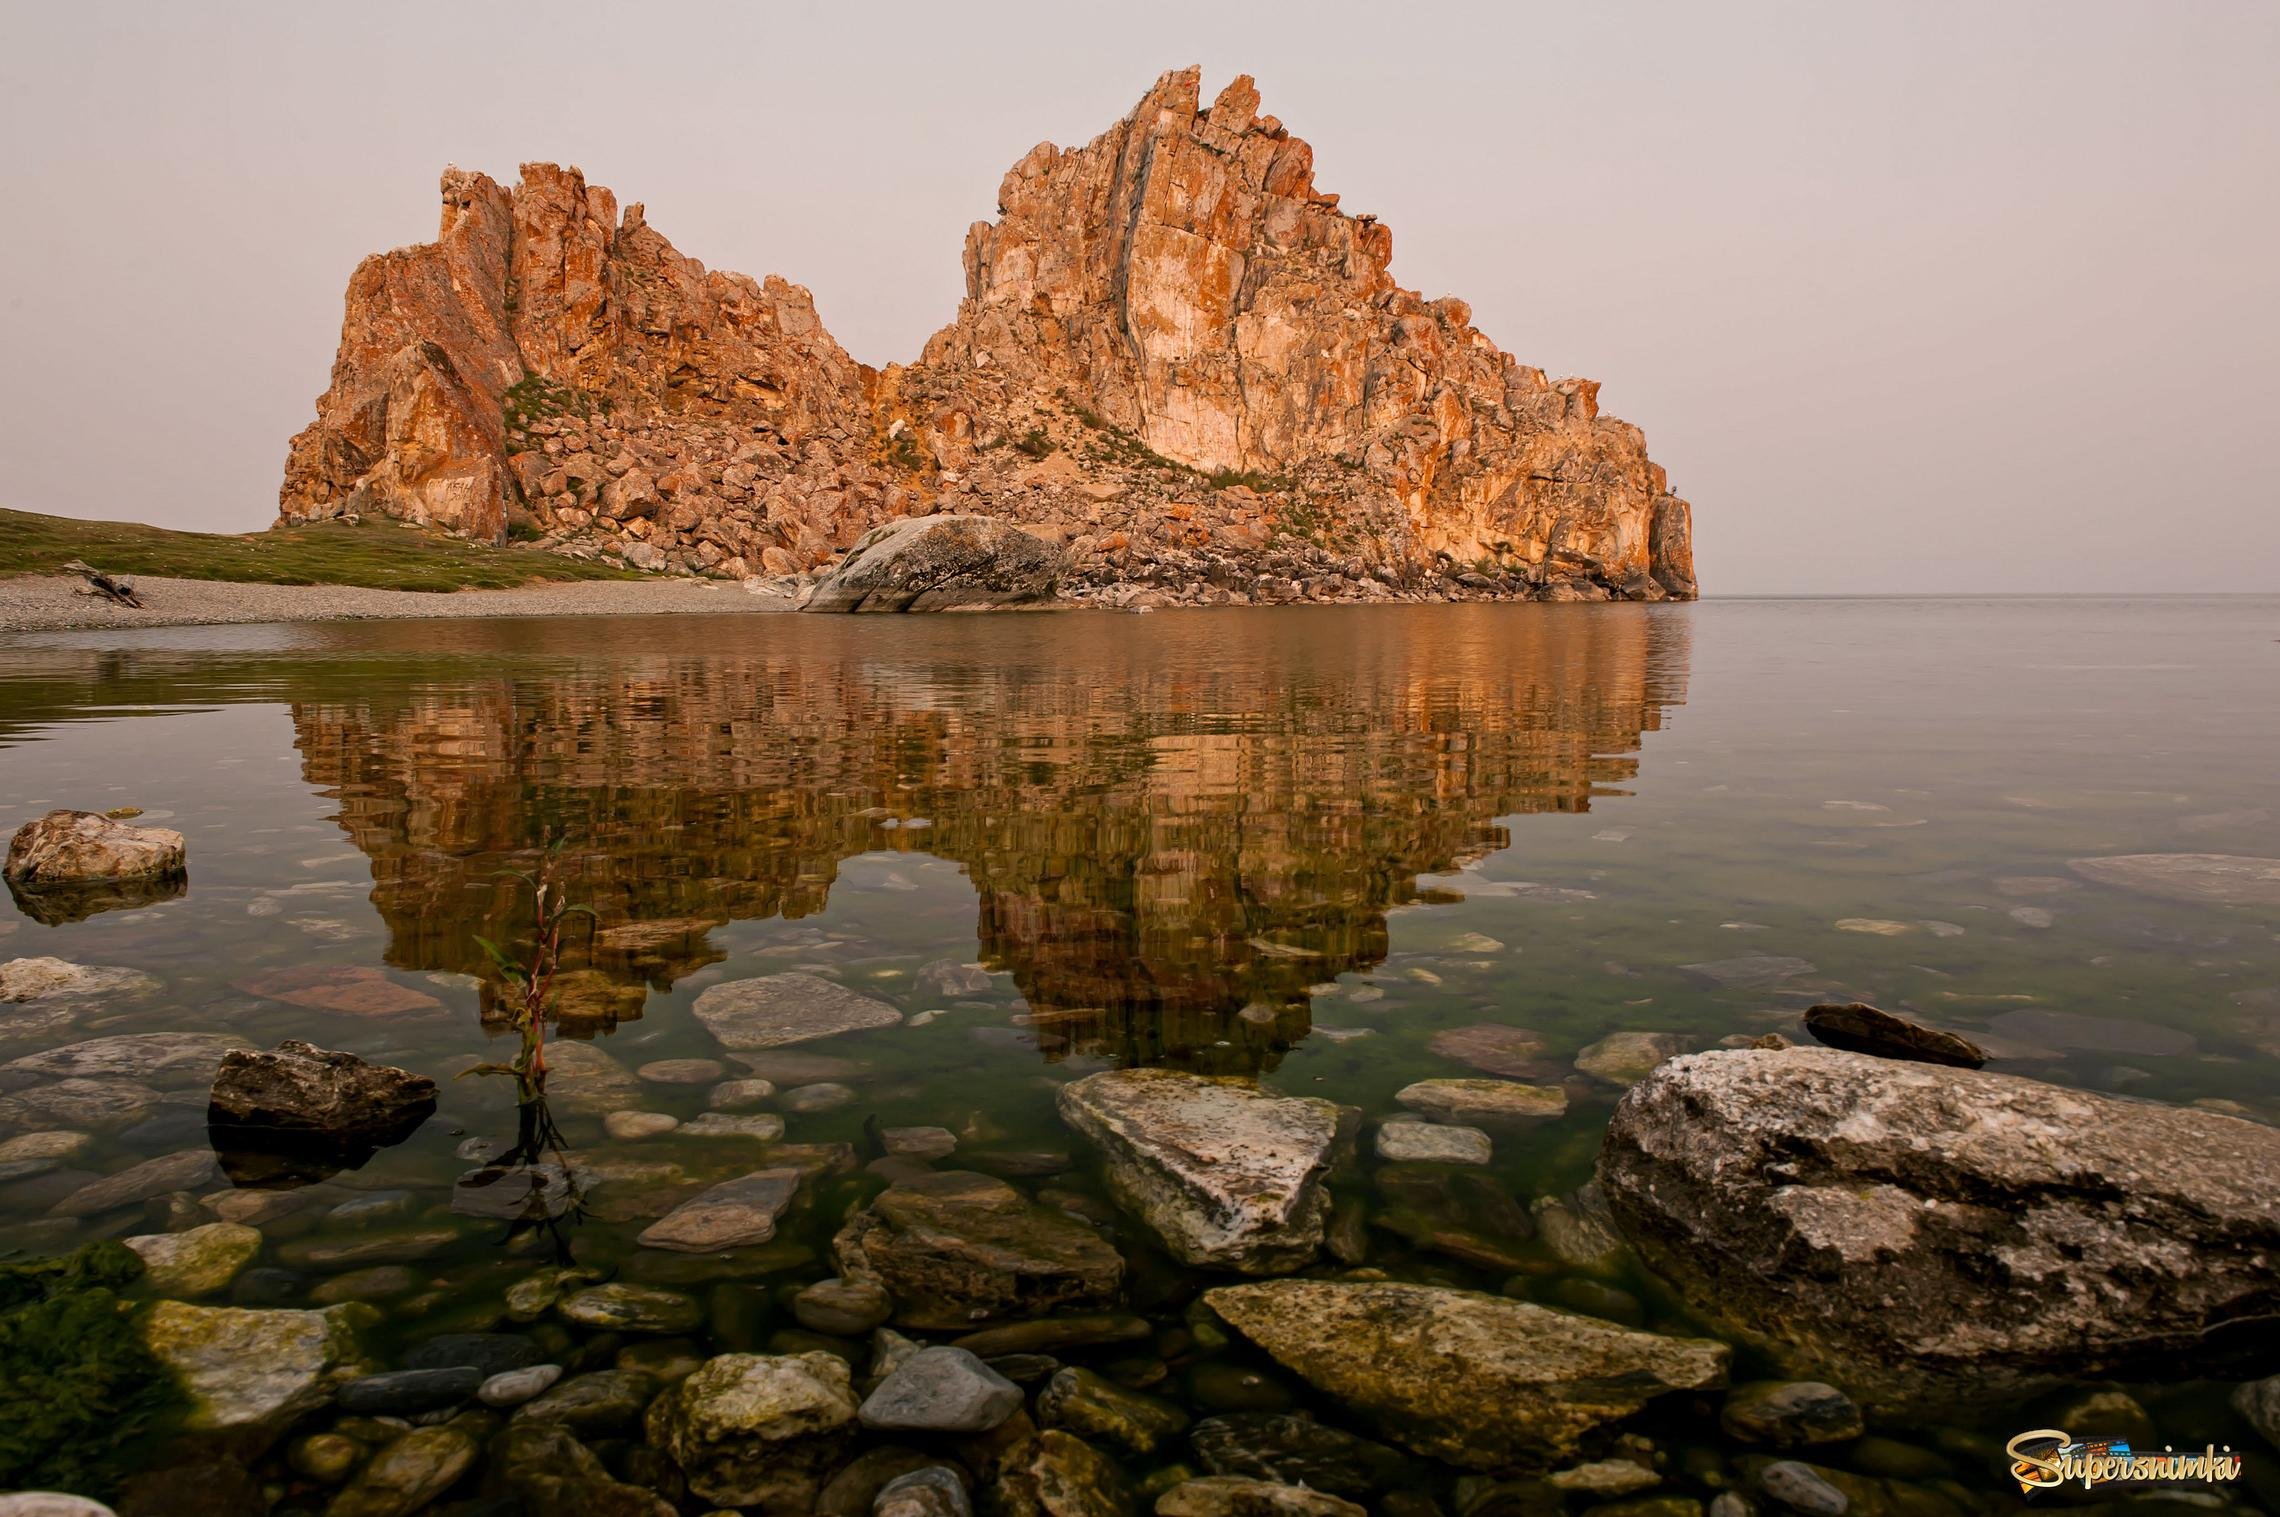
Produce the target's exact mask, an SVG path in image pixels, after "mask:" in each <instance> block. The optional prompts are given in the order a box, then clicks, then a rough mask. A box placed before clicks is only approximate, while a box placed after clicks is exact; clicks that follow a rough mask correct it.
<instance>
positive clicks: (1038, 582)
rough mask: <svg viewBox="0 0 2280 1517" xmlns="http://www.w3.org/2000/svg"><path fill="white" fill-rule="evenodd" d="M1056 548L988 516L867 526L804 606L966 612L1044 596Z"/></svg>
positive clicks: (1056, 574) (1055, 568)
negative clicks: (869, 527) (859, 539)
mask: <svg viewBox="0 0 2280 1517" xmlns="http://www.w3.org/2000/svg"><path fill="white" fill-rule="evenodd" d="M1060 575H1061V551H1060V549H1058V548H1056V547H1054V546H1053V545H1052V544H1051V543H1048V542H1046V541H1045V540H1044V539H1043V538H1041V537H1037V536H1034V535H1033V534H1031V533H1028V532H1024V531H1022V530H1021V529H1020V528H1019V527H1016V526H1012V525H1010V524H1008V523H1006V522H1002V521H998V520H996V519H994V518H992V517H987V516H914V517H906V518H904V519H903V520H901V521H891V522H888V523H886V524H885V525H884V526H880V527H874V528H872V529H871V530H870V531H869V532H867V533H865V534H864V535H863V538H862V540H861V541H860V542H858V543H856V544H855V546H854V547H853V548H851V549H849V550H848V552H847V556H846V557H845V558H842V559H841V560H840V561H839V564H838V566H837V567H836V568H834V569H833V570H832V571H831V573H830V574H828V575H826V576H825V577H824V579H823V580H822V582H821V583H819V584H818V585H817V586H816V587H815V593H814V594H813V595H811V596H810V597H809V598H808V600H807V602H806V604H805V605H804V606H803V607H802V609H803V610H808V611H972V610H978V609H981V608H985V607H990V606H1019V605H1028V604H1033V603H1035V602H1038V601H1044V600H1050V599H1051V598H1052V595H1053V587H1054V585H1055V583H1056V582H1057V581H1058V580H1059V579H1060Z"/></svg>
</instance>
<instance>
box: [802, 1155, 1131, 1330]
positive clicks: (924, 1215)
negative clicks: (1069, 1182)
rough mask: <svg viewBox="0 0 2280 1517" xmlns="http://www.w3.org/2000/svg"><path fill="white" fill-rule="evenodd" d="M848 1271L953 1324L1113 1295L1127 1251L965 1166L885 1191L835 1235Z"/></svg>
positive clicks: (913, 1321)
mask: <svg viewBox="0 0 2280 1517" xmlns="http://www.w3.org/2000/svg"><path fill="white" fill-rule="evenodd" d="M832 1248H833V1252H834V1253H835V1255H836V1256H837V1258H838V1261H839V1267H840V1273H841V1274H843V1275H845V1276H846V1277H847V1278H849V1279H852V1280H869V1281H873V1282H875V1283H877V1284H878V1285H880V1286H881V1287H883V1288H884V1289H885V1290H886V1292H887V1294H888V1295H890V1296H892V1297H893V1298H894V1302H895V1320H896V1321H897V1322H900V1323H902V1324H903V1325H905V1326H908V1327H921V1328H930V1329H939V1330H944V1331H951V1330H957V1329H963V1328H970V1327H973V1326H975V1325H977V1324H980V1323H983V1322H988V1321H990V1320H993V1319H1003V1318H1007V1317H1025V1316H1041V1315H1044V1314H1045V1313H1048V1312H1052V1311H1056V1310H1061V1309H1064V1308H1078V1309H1082V1308H1085V1307H1096V1306H1106V1305H1109V1304H1111V1303H1113V1302H1114V1301H1115V1299H1116V1297H1117V1295H1118V1292H1119V1291H1120V1289H1121V1287H1122V1285H1123V1281H1124V1258H1123V1256H1122V1255H1120V1254H1119V1253H1117V1251H1116V1250H1115V1249H1114V1248H1111V1247H1110V1246H1109V1245H1108V1243H1107V1242H1106V1241H1105V1240H1103V1239H1102V1238H1101V1236H1100V1235H1099V1234H1098V1233H1096V1232H1094V1231H1093V1230H1092V1228H1090V1227H1088V1226H1086V1225H1085V1224H1084V1223H1082V1222H1080V1221H1078V1220H1077V1219H1076V1218H1074V1217H1071V1216H1069V1215H1068V1214H1067V1213H1066V1212H1060V1211H1054V1210H1052V1209H1050V1208H1047V1207H1043V1206H1039V1205H1038V1204H1037V1203H1035V1202H1033V1201H1031V1200H1030V1199H1029V1198H1028V1197H1027V1196H1024V1195H1023V1194H1022V1193H1021V1192H1020V1191H1017V1190H1015V1189H1014V1188H1013V1187H1012V1186H1010V1185H1008V1184H1006V1183H1005V1182H1004V1181H1002V1180H993V1179H991V1178H989V1177H988V1176H986V1175H977V1174H972V1173H968V1172H965V1171H960V1170H949V1171H945V1172H943V1173H941V1174H933V1175H926V1176H922V1177H917V1178H913V1179H910V1180H906V1181H904V1182H902V1183H901V1184H898V1185H895V1186H893V1187H891V1188H889V1189H888V1190H886V1191H884V1192H882V1193H881V1194H880V1195H879V1196H878V1198H877V1199H875V1200H874V1201H872V1203H871V1204H870V1206H869V1207H868V1208H866V1209H865V1210H863V1211H861V1212H858V1213H857V1214H856V1215H855V1216H854V1217H853V1218H851V1219H850V1220H849V1221H848V1223H847V1225H846V1226H845V1227H844V1228H842V1229H840V1232H839V1236H838V1237H837V1238H836V1239H835V1240H834V1241H833V1244H832Z"/></svg>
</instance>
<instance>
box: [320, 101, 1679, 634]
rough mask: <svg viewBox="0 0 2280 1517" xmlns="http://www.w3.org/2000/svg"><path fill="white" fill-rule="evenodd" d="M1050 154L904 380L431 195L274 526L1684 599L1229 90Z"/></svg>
mask: <svg viewBox="0 0 2280 1517" xmlns="http://www.w3.org/2000/svg"><path fill="white" fill-rule="evenodd" d="M1201 85H1202V81H1201V75H1200V72H1199V71H1198V70H1195V69H1182V70H1177V71H1174V72H1171V73H1167V74H1165V75H1164V76H1163V77H1162V78H1160V79H1159V80H1157V82H1156V84H1155V85H1154V87H1153V88H1151V89H1150V90H1149V91H1148V93H1147V94H1146V96H1145V97H1143V99H1142V100H1141V102H1140V104H1139V105H1138V106H1137V107H1136V108H1135V109H1134V110H1133V111H1132V113H1131V114H1130V115H1128V116H1126V117H1125V119H1124V120H1123V121H1121V122H1119V123H1118V124H1117V125H1116V126H1114V127H1112V128H1111V129H1110V130H1109V131H1107V132H1105V133H1103V134H1102V135H1101V136H1100V137H1098V138H1095V139H1094V140H1093V141H1092V142H1090V143H1088V144H1086V145H1085V146H1083V147H1076V148H1059V147H1055V146H1053V145H1051V144H1041V145H1039V146H1038V147H1037V148H1035V149H1032V150H1031V151H1030V152H1029V153H1028V154H1027V155H1025V156H1024V157H1023V158H1022V160H1021V161H1020V162H1019V163H1017V164H1015V165H1014V167H1013V168H1012V170H1011V171H1010V172H1009V173H1008V174H1007V175H1006V176H1005V180H1004V182H1003V184H1002V186H1001V187H1000V190H999V197H998V199H999V214H998V218H997V220H995V221H993V222H981V223H977V224H976V225H975V226H974V227H973V228H972V229H971V230H970V231H969V232H968V234H967V238H966V249H965V264H966V297H965V299H964V300H963V301H962V302H961V303H960V305H959V309H958V312H957V315H956V317H955V319H954V320H953V321H952V322H951V324H950V325H949V326H947V327H945V328H943V329H942V330H941V331H940V332H938V333H936V334H935V335H934V337H933V338H932V339H931V340H929V342H928V343H927V344H926V347H925V349H924V352H923V354H922V356H921V357H920V359H919V360H918V362H916V363H914V364H912V365H909V366H907V367H906V366H894V367H890V368H889V369H888V370H886V371H885V372H884V373H883V374H881V373H876V372H874V371H872V370H870V369H868V368H865V367H864V366H862V365H860V364H857V363H855V362H854V361H853V360H852V359H850V358H849V357H848V356H847V354H846V353H845V352H844V351H843V350H841V349H840V347H839V346H838V344H837V343H835V342H834V341H832V339H831V337H830V336H829V335H828V334H827V333H826V332H825V331H824V330H823V327H822V325H821V323H820V322H819V321H818V320H817V318H816V315H815V309H814V304H813V301H812V300H811V299H810V298H809V296H808V293H807V292H806V291H805V290H803V289H800V288H799V287H798V286H796V285H791V284H787V283H785V282H784V281H782V280H779V279H774V278H770V279H769V280H767V281H765V282H764V283H755V282H754V281H752V280H750V279H747V278H744V277H742V276H740V275H732V274H721V273H711V272H707V271H706V270H705V269H704V267H703V266H702V265H701V264H699V263H697V262H696V261H695V260H693V259H688V258H684V257H682V256H681V255H680V254H679V253H677V252H675V251H674V249H673V247H672V245H671V244H670V243H668V242H667V241H666V240H665V239H664V238H663V237H662V236H660V235H659V234H658V233H656V232H655V231H654V230H652V229H651V228H650V227H649V226H648V224H647V222H646V220H645V218H644V216H643V215H642V211H641V207H640V206H638V205H629V206H628V207H626V209H625V211H624V213H623V215H622V216H620V215H619V213H618V211H617V204H616V200H615V197H613V196H612V195H611V194H610V193H609V191H607V190H604V189H601V188H599V187H590V186H588V185H587V184H586V183H585V180H584V177H583V175H581V174H580V173H579V172H578V171H577V170H576V169H574V168H573V169H562V168H557V167H555V166H553V165H550V164H529V165H525V166H524V168H523V174H522V182H521V183H520V184H519V185H518V186H517V187H516V188H515V189H514V190H513V191H512V192H509V191H506V190H503V189H501V188H500V187H499V186H498V185H497V184H495V183H493V182H492V181H491V180H490V179H488V178H486V177H484V176H483V175H481V174H476V173H469V172H466V171H463V170H458V169H453V170H450V171H447V172H446V174H445V176H444V180H443V196H444V208H443V218H442V227H441V230H440V232H439V234H438V239H437V241H436V242H434V243H431V244H425V245H422V246H420V247H415V248H407V249H400V250H398V251H396V252H393V253H388V254H383V255H380V256H378V257H375V258H372V259H367V260H366V261H365V263H364V264H363V265H362V266H361V267H359V269H358V270H357V273H356V275H355V277H354V279H352V281H351V283H350V288H349V298H348V312H347V318H346V320H345V322H344V324H343V330H342V342H341V351H340V358H339V360H338V361H337V362H336V364H335V366H334V371H333V382H332V387H331V389H330V390H328V391H327V393H326V394H325V395H324V396H323V397H322V398H321V399H320V401H319V403H318V418H317V421H316V423H315V424H314V425H313V426H311V427H310V428H309V429H308V430H306V431H304V432H303V433H302V434H301V435H300V436H299V437H298V438H296V439H295V440H294V445H293V450H292V455H291V458H290V460H289V461H288V465H287V471H286V481H285V488H284V490H283V492H282V506H283V512H282V517H283V519H284V520H285V521H289V522H290V521H302V520H309V519H313V518H318V517H324V516H332V515H342V514H347V513H362V512H379V513H382V514H386V515H391V516H397V517H402V518H405V519H409V520H414V521H428V522H435V523H439V524H442V525H445V526H449V527H453V528H456V529H460V530H464V531H467V532H469V533H471V534H472V535H476V536H479V537H485V538H489V539H491V540H498V539H500V538H502V537H503V536H506V535H510V534H512V535H522V536H531V537H537V538H539V539H540V540H541V541H542V542H543V543H544V545H546V546H548V547H552V548H556V549H557V550H559V551H564V552H570V553H577V554H583V555H587V556H591V555H593V554H595V553H600V552H607V553H611V554H615V555H618V556H620V557H623V558H625V559H626V560H627V561H628V562H631V563H635V564H638V565H641V566H643V567H648V568H670V569H678V570H684V571H692V572H709V573H713V574H719V575H732V576H742V575H747V574H752V573H767V574H778V575H783V574H793V573H805V572H809V571H812V570H814V569H815V568H817V567H819V566H821V565H824V564H826V563H828V562H829V560H830V559H831V558H832V557H833V556H834V554H835V553H837V552H841V551H844V550H845V549H846V548H848V547H849V546H850V545H851V544H852V543H853V542H855V541H856V540H857V539H858V538H859V537H860V536H861V535H862V534H863V533H864V532H865V531H867V530H868V529H869V528H870V527H872V526H874V525H876V524H878V523H879V522H881V521H885V520H889V519H892V518H895V517H901V516H910V515H921V514H931V513H935V512H944V511H947V512H960V513H968V514H976V515H984V516H993V517H997V518H1000V519H1003V520H1008V521H1012V522H1016V523H1019V524H1021V525H1022V526H1024V527H1026V528H1028V529H1029V530H1031V531H1032V532H1035V533H1037V534H1038V535H1040V536H1043V537H1046V538H1047V539H1049V540H1052V541H1057V542H1060V543H1062V544H1063V545H1065V547H1066V548H1067V550H1068V572H1067V573H1066V574H1064V576H1063V578H1062V586H1063V594H1065V595H1070V596H1073V597H1075V598H1078V599H1086V598H1092V599H1108V600H1128V599H1132V598H1135V597H1141V598H1148V599H1159V600H1189V601H1193V600H1222V601H1223V600H1228V599H1239V600H1261V599H1265V600H1288V599H1387V598H1484V597H1498V596H1503V597H1512V596H1534V597H1537V598H1544V599H1604V598H1611V597H1622V598H1635V599H1662V598H1665V597H1667V596H1681V597H1684V596H1691V595H1692V594H1693V593H1694V573H1693V561H1692V548H1691V519H1690V513H1689V511H1688V508H1687V505H1686V502H1685V501H1683V500H1681V499H1679V498H1678V497H1677V496H1676V495H1674V494H1672V493H1671V491H1670V490H1669V487H1668V483H1667V481H1666V480H1665V478H1664V475H1663V471H1662V470H1661V469H1660V468H1659V467H1658V466H1657V465H1655V464H1654V463H1653V462H1651V461H1650V460H1649V459H1648V457H1647V453H1646V448H1645V443H1644V440H1643V438H1642V437H1641V435H1640V433H1639V431H1638V429H1637V428H1635V427H1632V426H1630V425H1629V424H1627V423H1624V422H1620V421H1617V420H1614V419H1613V418H1611V417H1605V416H1602V415H1600V414H1599V409H1598V386H1597V384H1596V383H1594V382H1592V381H1589V380H1572V379H1570V380H1558V381H1553V380H1549V379H1547V378H1546V377H1545V376H1544V374H1543V373H1542V371H1540V370H1538V369H1534V368H1530V367H1527V366H1525V365H1522V364H1520V363H1518V362H1516V361H1515V360H1514V359H1512V358H1511V357H1510V356H1508V355H1507V354H1505V353H1503V352H1502V351H1500V350H1499V349H1498V348H1497V347H1496V346H1495V344H1493V343H1492V342H1490V341H1489V340H1488V339H1487V337H1485V336H1484V335H1483V334H1481V333H1480V332H1479V331H1478V330H1477V329H1475V328H1474V327H1473V326H1472V324H1471V310H1470V308H1469V307H1468V306H1467V305H1466V304H1465V303H1464V302H1463V301H1461V300H1457V299H1455V298H1444V299H1440V300H1426V299H1424V298H1423V297H1422V296H1420V295H1419V294H1417V293H1416V292H1414V291H1410V290H1405V289H1403V288H1401V287H1400V286H1399V285H1398V284H1396V283H1395V281H1394V280H1393V278H1392V276H1391V274H1390V272H1389V264H1390V261H1391V257H1392V235H1391V233H1390V232H1389V231H1388V229H1387V228H1385V227H1384V226H1383V225H1381V224H1379V223H1378V222H1377V221H1376V220H1375V218H1373V217H1370V216H1356V215H1349V214H1347V213H1346V212H1344V211H1343V210H1341V209H1340V208H1339V205H1338V197H1337V196H1336V195H1333V194H1328V193H1325V192H1323V191H1321V190H1319V189H1317V188H1316V187H1315V183H1314V162H1313V151H1312V149H1310V148H1309V147H1308V146H1307V145H1306V144H1305V143H1304V142H1303V141H1301V140H1300V139H1298V138H1296V137H1294V136H1292V135H1291V134H1290V133H1289V132H1288V131H1286V130H1285V129H1284V128H1283V126H1282V124H1281V123H1280V122H1279V121H1277V120H1276V119H1275V118H1274V117H1272V116H1262V115H1260V114H1259V103H1260V102H1259V94H1258V91H1257V89H1256V88H1255V86H1254V85H1253V84H1252V82H1251V80H1250V79H1249V78H1248V77H1247V76H1245V77H1238V78H1237V79H1235V80H1234V81H1233V82H1232V83H1230V84H1229V85H1228V86H1227V87H1226V88H1225V89H1223V90H1222V91H1221V92H1220V93H1219V95H1218V96H1217V98H1216V99H1214V100H1213V101H1212V103H1211V104H1210V105H1209V106H1208V107H1205V106H1204V105H1203V104H1202V88H1201Z"/></svg>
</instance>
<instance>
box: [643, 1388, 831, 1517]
mask: <svg viewBox="0 0 2280 1517" xmlns="http://www.w3.org/2000/svg"><path fill="white" fill-rule="evenodd" d="M855 1414H856V1401H855V1393H854V1390H853V1387H852V1385H851V1384H850V1381H849V1377H848V1372H847V1365H846V1363H845V1362H844V1361H843V1360H841V1359H839V1358H837V1357H835V1356H833V1355H831V1354H820V1353H810V1354H788V1355H767V1354H722V1355H720V1356H719V1357H718V1358H715V1359H712V1360H709V1361H707V1362H706V1363H705V1365H704V1366H703V1367H702V1368H701V1369H699V1370H698V1371H697V1372H696V1373H695V1374H693V1375H690V1376H689V1377H688V1378H687V1379H685V1380H683V1381H681V1382H680V1383H679V1384H678V1385H675V1386H673V1387H672V1388H671V1389H669V1390H667V1391H666V1392H665V1393H664V1394H662V1395H660V1396H659V1397H658V1398H657V1400H656V1403H655V1404H654V1405H653V1406H651V1408H650V1410H649V1419H648V1433H649V1441H650V1443H652V1444H653V1445H655V1446H656V1447H658V1448H660V1449H662V1450H664V1451H665V1452H666V1453H667V1454H669V1455H671V1456H672V1459H673V1462H674V1463H676V1464H677V1465H679V1466H680V1468H681V1473H682V1474H683V1476H685V1477H686V1478H687V1480H688V1482H689V1489H690V1490H691V1491H694V1492H695V1493H696V1494H697V1495H699V1496H701V1497H703V1498H704V1499H706V1500H707V1501H711V1502H714V1503H716V1504H718V1505H721V1506H737V1507H757V1508H759V1509H760V1510H761V1511H763V1512H768V1513H777V1512H781V1513H805V1512H807V1511H808V1510H810V1508H811V1506H812V1505H813V1502H814V1499H815V1495H816V1491H817V1489H818V1488H819V1487H820V1486H821V1485H822V1483H823V1477H824V1475H825V1474H826V1473H828V1472H829V1471H830V1470H831V1469H832V1468H834V1467H835V1466H836V1465H837V1464H838V1462H839V1461H840V1459H841V1458H842V1457H843V1455H844V1454H845V1452H846V1450H847V1448H848V1446H849V1444H850V1443H851V1442H852V1440H853V1437H854V1432H855Z"/></svg>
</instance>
